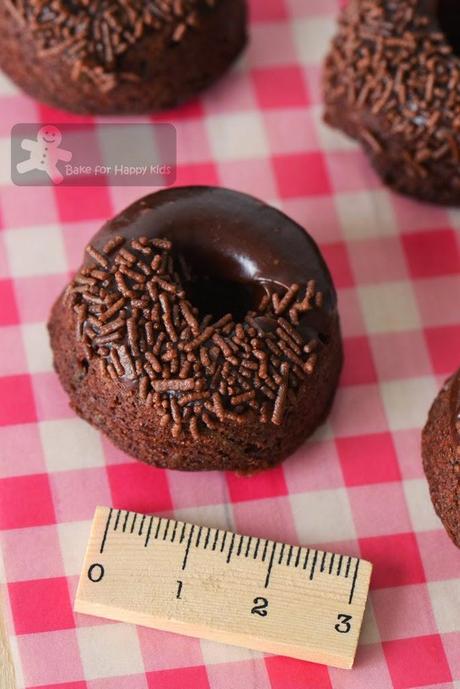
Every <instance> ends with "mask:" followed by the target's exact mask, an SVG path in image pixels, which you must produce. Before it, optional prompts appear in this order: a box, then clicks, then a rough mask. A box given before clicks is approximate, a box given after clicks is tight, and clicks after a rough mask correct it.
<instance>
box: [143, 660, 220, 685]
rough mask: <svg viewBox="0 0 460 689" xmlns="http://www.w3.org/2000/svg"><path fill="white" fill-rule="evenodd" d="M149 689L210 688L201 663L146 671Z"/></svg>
mask: <svg viewBox="0 0 460 689" xmlns="http://www.w3.org/2000/svg"><path fill="white" fill-rule="evenodd" d="M146 677H147V683H148V687H149V689H210V685H209V680H208V675H207V674H206V669H205V668H204V667H203V665H197V666H196V667H178V668H174V670H159V671H158V672H147V673H146Z"/></svg>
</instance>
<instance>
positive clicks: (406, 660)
mask: <svg viewBox="0 0 460 689" xmlns="http://www.w3.org/2000/svg"><path fill="white" fill-rule="evenodd" d="M414 614H416V611H414ZM382 645H383V652H384V653H385V658H386V660H387V663H388V669H389V671H390V675H391V679H392V680H393V686H394V689H410V687H421V686H424V687H425V686H428V685H432V684H441V683H443V682H450V681H452V675H451V672H450V670H449V665H448V663H447V658H446V654H445V653H444V648H443V646H442V642H441V638H440V637H439V635H438V634H432V635H431V636H417V637H415V638H412V639H397V640H395V641H385V642H384V643H383V644H382Z"/></svg>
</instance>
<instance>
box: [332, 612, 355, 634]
mask: <svg viewBox="0 0 460 689" xmlns="http://www.w3.org/2000/svg"><path fill="white" fill-rule="evenodd" d="M337 619H338V622H337V624H336V625H334V629H335V631H336V632H340V634H347V633H348V632H349V631H350V629H351V624H350V620H351V619H352V617H351V615H344V614H339V615H337Z"/></svg>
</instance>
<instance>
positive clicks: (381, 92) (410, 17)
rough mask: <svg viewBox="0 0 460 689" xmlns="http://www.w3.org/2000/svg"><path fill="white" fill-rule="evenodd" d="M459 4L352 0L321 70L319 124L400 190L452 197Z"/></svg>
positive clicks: (458, 194)
mask: <svg viewBox="0 0 460 689" xmlns="http://www.w3.org/2000/svg"><path fill="white" fill-rule="evenodd" d="M459 27H460V3H459V2H458V0H404V2H395V1H394V0H350V2H349V3H348V5H347V6H346V8H345V9H344V10H343V11H342V14H341V16H340V22H339V29H338V32H337V35H336V37H335V38H334V40H333V42H332V47H331V50H330V52H329V55H328V57H327V59H326V64H325V71H324V97H325V103H326V109H325V120H326V122H328V123H329V124H330V125H332V126H333V127H337V128H339V129H341V130H343V131H344V132H345V133H347V134H349V135H350V136H352V137H353V138H355V139H357V140H358V141H359V142H360V143H361V145H362V146H363V148H364V149H365V151H366V153H367V154H368V156H369V158H370V160H371V163H372V165H373V166H374V167H375V169H376V170H377V172H378V173H379V175H380V176H381V177H382V178H383V180H384V181H385V182H386V183H387V184H389V185H390V186H391V187H393V188H394V189H396V190H397V191H399V192H402V193H404V194H409V195H411V196H415V197H418V198H420V199H423V200H426V201H432V202H435V203H443V204H459V203H460V58H459V55H460V29H459Z"/></svg>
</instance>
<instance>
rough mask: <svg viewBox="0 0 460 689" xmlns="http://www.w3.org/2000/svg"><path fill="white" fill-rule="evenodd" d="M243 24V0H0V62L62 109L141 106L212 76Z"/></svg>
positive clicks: (192, 90)
mask: <svg viewBox="0 0 460 689" xmlns="http://www.w3.org/2000/svg"><path fill="white" fill-rule="evenodd" d="M246 26H247V9H246V0H148V1H147V2H144V1H143V0H100V1H98V2H94V3H91V2H88V1H87V0H73V1H72V2H67V0H54V1H53V2H52V3H48V2H42V0H5V2H3V3H1V5H0V30H1V32H2V45H1V46H0V68H1V69H3V70H4V71H5V72H6V74H7V75H8V76H9V77H10V78H11V79H12V80H13V81H15V82H16V83H17V84H18V85H19V86H20V87H21V88H23V89H24V91H26V92H27V93H29V94H30V95H31V96H33V97H34V98H37V99H38V100H39V101H43V102H46V103H50V104H51V105H54V106H56V107H59V108H62V109H64V110H69V111H71V112H81V113H86V112H87V113H95V114H118V113H120V114H135V113H143V112H146V113H147V112H149V111H154V110H160V109H164V108H169V107H173V106H175V105H177V104H178V103H180V102H182V101H185V100H187V99H189V98H191V97H192V96H194V95H196V93H198V92H199V91H201V90H203V89H204V88H205V87H207V86H209V85H210V84H211V83H213V82H214V81H215V80H217V79H218V78H219V77H220V76H221V75H222V74H223V73H224V72H225V71H226V70H227V68H228V67H229V66H230V64H231V63H232V62H233V61H234V60H235V59H236V57H237V56H238V54H239V53H240V52H241V50H242V49H243V47H244V45H245V42H246V34H247V29H246ZM24 39H25V40H24Z"/></svg>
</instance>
